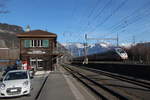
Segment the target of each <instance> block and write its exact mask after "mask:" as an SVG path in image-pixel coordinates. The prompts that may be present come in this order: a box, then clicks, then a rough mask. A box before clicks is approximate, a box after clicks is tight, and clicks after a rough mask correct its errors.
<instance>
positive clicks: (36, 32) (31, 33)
mask: <svg viewBox="0 0 150 100" xmlns="http://www.w3.org/2000/svg"><path fill="white" fill-rule="evenodd" d="M17 37H19V38H21V37H29V38H30V37H37V38H38V37H45V38H47V37H48V38H49V37H53V38H56V37H57V35H56V34H55V33H51V32H47V31H43V30H33V31H28V32H23V33H18V34H17Z"/></svg>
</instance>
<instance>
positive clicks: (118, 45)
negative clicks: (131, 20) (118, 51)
mask: <svg viewBox="0 0 150 100" xmlns="http://www.w3.org/2000/svg"><path fill="white" fill-rule="evenodd" d="M117 47H119V36H118V34H117Z"/></svg>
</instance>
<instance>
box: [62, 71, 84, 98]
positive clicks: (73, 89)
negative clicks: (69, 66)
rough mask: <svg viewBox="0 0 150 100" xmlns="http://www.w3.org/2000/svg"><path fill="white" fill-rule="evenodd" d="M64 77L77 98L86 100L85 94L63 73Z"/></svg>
mask: <svg viewBox="0 0 150 100" xmlns="http://www.w3.org/2000/svg"><path fill="white" fill-rule="evenodd" d="M60 72H62V73H63V71H62V69H61V68H60ZM63 77H64V78H65V80H66V81H67V83H68V85H69V88H70V89H71V91H72V93H73V94H74V96H75V98H76V100H85V98H84V96H83V95H82V94H81V92H80V91H79V90H78V89H77V88H76V86H75V85H74V84H73V83H72V81H70V79H69V78H68V77H66V76H65V75H64V73H63Z"/></svg>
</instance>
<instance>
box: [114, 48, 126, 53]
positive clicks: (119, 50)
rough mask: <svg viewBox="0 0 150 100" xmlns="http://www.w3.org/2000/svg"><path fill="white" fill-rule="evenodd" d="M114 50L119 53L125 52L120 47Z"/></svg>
mask: <svg viewBox="0 0 150 100" xmlns="http://www.w3.org/2000/svg"><path fill="white" fill-rule="evenodd" d="M116 51H118V52H119V53H125V51H124V50H123V49H120V48H118V49H116Z"/></svg>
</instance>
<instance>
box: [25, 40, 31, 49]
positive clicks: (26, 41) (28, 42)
mask: <svg viewBox="0 0 150 100" xmlns="http://www.w3.org/2000/svg"><path fill="white" fill-rule="evenodd" d="M30 44H31V40H24V47H25V48H29V47H30Z"/></svg>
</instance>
